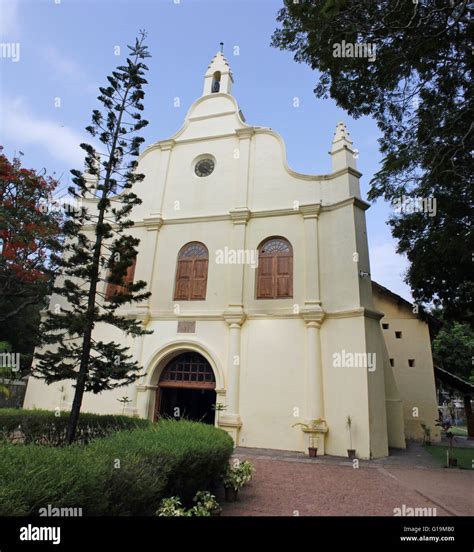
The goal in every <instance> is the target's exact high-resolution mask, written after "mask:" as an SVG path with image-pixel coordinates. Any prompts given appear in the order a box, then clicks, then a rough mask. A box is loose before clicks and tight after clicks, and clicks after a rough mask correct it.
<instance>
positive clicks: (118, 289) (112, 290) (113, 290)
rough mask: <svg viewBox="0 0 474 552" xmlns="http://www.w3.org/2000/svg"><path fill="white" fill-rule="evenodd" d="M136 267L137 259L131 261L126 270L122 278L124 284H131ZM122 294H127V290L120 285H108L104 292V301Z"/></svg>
mask: <svg viewBox="0 0 474 552" xmlns="http://www.w3.org/2000/svg"><path fill="white" fill-rule="evenodd" d="M136 265H137V259H136V258H135V259H133V262H132V264H131V265H130V266H129V267H128V268H127V272H126V274H125V276H124V278H123V283H124V284H133V279H134V277H135V267H136ZM122 293H127V289H126V288H125V287H124V286H121V285H120V284H112V283H110V282H109V283H108V284H107V288H106V291H105V300H106V301H108V300H110V298H111V297H113V296H114V295H121V294H122Z"/></svg>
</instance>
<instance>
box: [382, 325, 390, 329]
mask: <svg viewBox="0 0 474 552" xmlns="http://www.w3.org/2000/svg"><path fill="white" fill-rule="evenodd" d="M389 327H390V325H389V324H382V329H384V330H388V328H389Z"/></svg>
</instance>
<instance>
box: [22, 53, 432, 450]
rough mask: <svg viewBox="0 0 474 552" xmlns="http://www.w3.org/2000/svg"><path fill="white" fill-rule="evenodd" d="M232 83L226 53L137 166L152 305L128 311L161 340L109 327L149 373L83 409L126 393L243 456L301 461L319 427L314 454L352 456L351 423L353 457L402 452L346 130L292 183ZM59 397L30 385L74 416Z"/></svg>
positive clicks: (42, 402) (138, 220)
mask: <svg viewBox="0 0 474 552" xmlns="http://www.w3.org/2000/svg"><path fill="white" fill-rule="evenodd" d="M232 83H233V78H232V73H231V70H230V67H229V64H228V62H227V60H226V59H225V57H224V56H223V54H222V53H220V52H219V53H218V54H217V55H216V56H215V57H214V59H213V60H212V62H211V64H210V65H209V68H208V70H207V72H206V74H205V78H204V90H203V94H202V96H201V97H200V98H199V99H197V100H196V101H195V102H194V103H193V105H192V106H191V108H190V109H189V112H188V114H187V116H186V119H185V122H184V125H183V126H182V128H181V129H180V130H179V131H178V132H177V133H176V134H175V135H174V136H173V137H172V138H170V139H168V140H163V141H159V142H156V143H154V144H153V145H151V146H150V147H148V148H147V149H146V150H145V151H144V152H143V153H142V154H141V156H140V159H139V168H138V170H139V172H142V173H144V174H145V175H146V177H145V180H144V181H143V182H141V183H140V184H138V185H137V190H136V193H137V194H138V195H139V196H140V197H141V199H142V201H143V203H142V204H141V205H140V206H138V207H136V208H135V209H134V211H133V218H134V221H135V225H134V227H133V228H132V229H131V230H130V233H132V234H133V235H134V236H137V237H138V238H140V240H141V242H140V245H139V254H138V256H137V259H136V263H135V266H134V267H133V270H132V271H130V273H129V277H130V278H135V279H137V280H145V281H146V282H148V286H149V288H148V289H149V291H151V293H152V295H151V297H150V298H149V300H148V301H146V302H145V303H143V304H140V305H135V306H131V307H128V310H127V311H126V314H127V315H128V316H130V317H135V318H138V319H140V320H142V321H143V324H144V325H145V327H146V328H147V329H149V330H153V333H152V334H149V335H145V336H142V337H139V338H136V339H132V338H125V337H124V336H123V335H120V332H119V330H117V329H115V328H111V327H110V326H103V327H97V328H96V337H97V338H101V339H103V340H110V339H114V340H117V341H120V342H122V343H124V344H125V343H126V344H127V345H129V346H130V347H131V351H132V352H133V354H134V355H135V358H136V359H137V361H138V362H139V363H140V364H141V366H142V367H143V373H144V375H143V377H141V378H140V379H139V380H137V381H136V382H135V383H134V384H132V385H130V386H129V387H125V388H120V389H117V390H114V391H109V392H106V393H102V394H100V395H92V394H86V395H85V398H84V403H83V410H84V411H89V412H97V413H120V412H121V411H122V404H121V403H120V402H119V401H118V399H120V398H121V397H123V396H127V397H129V399H130V401H131V402H130V403H129V405H128V407H127V408H126V412H127V413H128V414H130V415H133V416H140V417H148V418H150V419H156V418H157V417H160V416H163V415H170V416H177V417H179V416H189V417H191V418H194V419H202V420H203V421H206V422H209V423H214V424H216V425H218V426H219V427H221V428H223V429H224V430H226V431H228V432H229V433H230V434H231V435H232V437H233V439H234V441H235V443H236V444H237V445H239V446H243V447H259V448H269V449H283V450H293V451H305V450H306V448H307V446H308V437H310V436H311V433H308V432H307V431H306V430H305V428H304V426H302V425H295V424H298V423H300V424H303V423H309V424H310V425H313V426H314V428H315V429H314V433H315V436H316V437H317V438H318V449H319V450H318V454H320V453H326V454H331V455H337V456H347V449H348V448H350V447H349V432H348V429H347V424H346V419H347V416H350V417H351V419H352V429H351V432H352V443H353V448H355V449H356V451H357V456H358V457H360V458H370V457H372V458H377V457H383V456H386V455H387V454H388V447H389V446H391V447H400V448H403V447H405V429H404V426H405V422H404V417H406V416H407V413H406V412H405V414H404V407H403V399H404V398H403V397H401V396H400V394H399V391H398V389H399V385H397V381H396V378H395V376H394V369H393V367H392V366H391V365H390V359H389V355H388V352H387V348H386V345H385V341H384V336H383V330H382V327H381V323H380V320H381V318H382V317H383V313H382V312H380V311H379V310H377V309H376V308H375V307H374V300H373V292H372V283H371V280H370V266H369V253H368V244H367V233H366V223H365V211H366V210H367V209H368V207H369V205H368V204H367V203H366V202H365V201H363V200H362V198H361V194H360V188H359V178H360V176H361V174H360V173H359V172H358V171H357V168H356V159H355V156H354V148H353V144H352V142H351V140H350V137H349V134H348V132H347V130H346V127H345V126H344V124H342V123H339V124H338V125H337V127H336V132H335V135H334V138H333V141H332V146H331V152H330V155H331V157H332V172H331V173H330V174H324V175H306V174H299V173H296V172H295V171H293V170H291V169H290V168H289V167H288V164H287V161H286V154H285V146H284V143H283V140H282V138H281V137H280V136H279V135H278V134H277V133H275V132H274V131H272V130H271V129H269V128H265V127H258V126H251V125H248V124H246V123H245V122H244V119H243V116H242V113H241V112H240V110H239V107H238V105H237V102H236V100H235V98H234V97H233V96H232V95H231V88H232ZM88 207H89V208H90V209H93V208H94V202H93V200H89V201H88ZM103 285H104V289H103V290H102V291H103V292H104V293H110V292H112V291H113V290H111V289H109V290H107V289H106V284H105V283H104V284H103ZM53 301H54V298H53ZM417 381H418V382H419V381H420V380H419V379H418V380H417ZM426 382H427V383H426ZM426 382H425V383H426V386H425V387H426V389H425V390H421V391H420V390H419V393H424V395H425V396H424V399H425V402H424V403H423V404H426V405H428V406H427V407H426V408H427V409H428V410H429V412H428V410H426V411H423V409H422V411H421V412H420V413H419V416H420V420H423V419H424V420H425V421H426V422H427V423H430V422H431V417H432V412H433V404H434V412H435V411H436V408H435V404H436V403H435V402H433V401H435V393H434V379H433V378H431V379H430V374H429V369H428V368H427V371H426ZM420 385H422V386H423V385H424V383H422V384H420ZM64 387H65V388H66V389H65V391H60V384H55V385H51V386H45V384H44V383H43V382H42V381H41V380H36V379H33V378H30V382H29V384H28V389H27V394H26V399H25V405H24V406H25V407H28V408H29V407H38V408H48V409H54V408H57V407H58V405H59V404H60V403H61V404H62V405H63V406H64V408H66V409H67V408H68V406H69V405H70V403H71V402H72V397H73V389H72V387H71V386H69V387H68V386H67V385H64ZM405 387H406V388H407V389H409V387H410V386H405ZM314 420H318V421H317V422H316V423H315V422H314Z"/></svg>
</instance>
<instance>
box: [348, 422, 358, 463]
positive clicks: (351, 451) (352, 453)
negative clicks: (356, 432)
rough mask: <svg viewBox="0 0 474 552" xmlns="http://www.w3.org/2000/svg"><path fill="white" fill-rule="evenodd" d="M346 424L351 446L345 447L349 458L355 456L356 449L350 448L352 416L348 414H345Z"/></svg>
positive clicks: (350, 442)
mask: <svg viewBox="0 0 474 552" xmlns="http://www.w3.org/2000/svg"><path fill="white" fill-rule="evenodd" d="M346 426H347V429H348V430H349V444H350V447H351V448H348V449H347V456H349V458H355V456H356V451H355V449H353V448H352V418H351V416H350V415H347V416H346Z"/></svg>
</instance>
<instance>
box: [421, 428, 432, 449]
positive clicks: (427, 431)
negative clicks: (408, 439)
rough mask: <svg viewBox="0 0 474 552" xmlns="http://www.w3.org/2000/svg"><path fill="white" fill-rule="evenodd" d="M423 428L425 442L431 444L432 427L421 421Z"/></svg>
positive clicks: (427, 444)
mask: <svg viewBox="0 0 474 552" xmlns="http://www.w3.org/2000/svg"><path fill="white" fill-rule="evenodd" d="M421 429H422V430H423V444H424V445H426V446H429V445H431V428H430V427H428V426H427V425H426V424H425V423H423V422H421Z"/></svg>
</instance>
